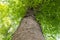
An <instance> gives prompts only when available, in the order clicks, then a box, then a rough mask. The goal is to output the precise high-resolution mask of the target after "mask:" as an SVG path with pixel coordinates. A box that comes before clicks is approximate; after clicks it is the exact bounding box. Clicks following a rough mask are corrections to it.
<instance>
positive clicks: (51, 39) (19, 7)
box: [0, 0, 60, 40]
mask: <svg viewBox="0 0 60 40" xmlns="http://www.w3.org/2000/svg"><path fill="white" fill-rule="evenodd" d="M59 4H60V1H59V0H0V40H11V38H12V34H13V33H14V31H15V30H16V29H17V27H18V24H19V23H20V21H21V19H22V18H23V17H24V15H25V14H26V11H27V9H28V8H33V9H34V10H35V11H36V14H35V16H36V20H37V21H38V22H39V23H40V24H41V26H42V31H43V34H44V37H45V39H46V40H58V38H59V37H60V36H59V35H60V31H59V29H60V27H59V26H60V19H59V18H60V5H59Z"/></svg>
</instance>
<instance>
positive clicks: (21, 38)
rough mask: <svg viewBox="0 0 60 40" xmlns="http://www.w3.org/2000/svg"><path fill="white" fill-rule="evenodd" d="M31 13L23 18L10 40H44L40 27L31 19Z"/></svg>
mask: <svg viewBox="0 0 60 40" xmlns="http://www.w3.org/2000/svg"><path fill="white" fill-rule="evenodd" d="M32 13H33V12H31V11H30V12H28V14H30V15H28V16H27V17H25V18H23V20H22V21H21V24H20V26H19V27H18V29H17V30H16V31H15V33H14V34H13V38H12V40H44V37H43V34H42V32H41V28H40V27H41V26H40V25H39V24H38V23H37V22H36V21H35V20H34V17H32V16H31V15H32Z"/></svg>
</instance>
